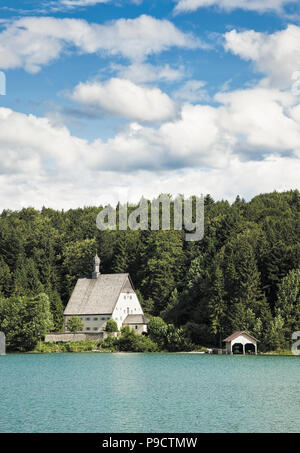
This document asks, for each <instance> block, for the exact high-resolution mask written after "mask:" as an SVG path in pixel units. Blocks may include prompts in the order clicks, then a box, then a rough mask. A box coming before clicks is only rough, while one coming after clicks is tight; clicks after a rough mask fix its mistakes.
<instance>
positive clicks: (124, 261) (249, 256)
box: [0, 190, 300, 355]
mask: <svg viewBox="0 0 300 453" xmlns="http://www.w3.org/2000/svg"><path fill="white" fill-rule="evenodd" d="M166 196H167V197H169V200H170V217H171V219H172V218H173V212H174V200H173V199H172V197H171V196H169V195H166ZM204 206H205V216H204V223H205V225H204V237H203V239H202V240H201V241H194V242H193V241H191V242H189V241H186V240H185V232H184V231H178V230H176V229H174V225H173V224H172V221H171V225H170V230H168V231H165V230H163V231H162V230H159V231H151V230H150V229H148V230H128V231H120V230H118V228H117V230H116V231H99V230H98V229H97V226H96V221H95V219H96V217H97V215H98V214H99V212H100V211H101V210H102V209H103V206H98V207H95V206H94V207H93V206H92V207H85V208H78V209H70V210H68V211H57V210H54V209H50V208H45V207H44V208H42V209H41V210H40V211H38V210H36V209H33V208H23V209H21V210H20V211H11V210H4V211H2V213H1V214H0V330H1V331H3V332H4V333H5V335H6V346H7V351H8V352H9V351H18V352H29V351H36V350H37V348H40V351H41V352H42V351H44V350H51V346H49V345H47V344H44V345H43V343H42V340H43V339H44V338H45V336H46V335H47V334H48V333H52V332H62V331H63V329H64V320H63V314H64V309H65V307H66V304H67V302H68V300H69V298H70V295H71V293H72V291H73V288H74V286H75V284H76V282H77V280H78V278H81V277H84V276H87V275H90V274H91V272H92V270H93V269H92V263H93V257H94V256H95V250H96V249H98V250H100V251H101V272H102V273H103V274H109V273H129V274H130V275H131V276H132V279H133V282H134V286H135V289H136V293H137V295H138V298H139V300H140V302H141V306H142V308H143V311H144V313H145V316H147V318H149V319H150V323H149V325H148V332H149V335H145V336H142V335H134V333H130V331H123V332H121V334H120V335H119V336H118V338H106V339H105V340H103V341H101V350H102V349H103V350H110V351H128V352H130V351H131V352H159V351H168V352H183V351H184V352H193V351H197V350H199V348H200V352H202V351H201V347H202V346H203V345H207V346H209V347H210V348H216V349H217V348H221V347H222V340H223V339H224V338H226V337H227V336H228V335H231V334H232V332H236V331H240V330H242V331H247V332H249V334H251V335H253V336H254V337H255V338H257V339H258V340H259V341H260V343H259V351H260V353H268V351H271V352H272V353H273V352H274V351H276V354H281V355H282V354H288V355H291V353H290V352H289V349H290V347H291V337H292V334H293V332H296V331H299V329H300V240H299V225H300V223H299V219H300V193H299V191H298V190H290V191H287V192H282V193H278V192H273V193H269V194H261V195H258V196H256V197H254V198H253V199H252V200H251V201H249V202H246V201H245V200H244V199H241V198H240V197H239V196H237V198H236V200H235V201H234V202H233V203H229V202H228V201H226V200H221V201H214V200H213V199H212V197H211V196H210V195H206V196H205V198H204ZM137 207H138V205H130V206H129V212H128V214H130V213H132V212H133V211H134V210H135V209H136V208H137ZM161 214H162V213H161ZM149 218H150V213H149ZM149 228H150V227H149ZM76 328H77V329H78V327H76ZM78 330H80V329H78ZM76 347H77V349H78V350H80V351H85V350H86V349H87V350H89V348H90V347H92V350H93V349H95V348H94V347H93V346H92V345H89V344H86V345H84V346H83V345H77V346H76V345H64V346H60V349H61V350H62V349H65V350H69V351H72V350H73V349H76ZM98 348H99V345H98V346H97V347H96V349H98ZM277 351H278V352H277ZM281 351H283V352H281ZM269 354H270V352H269Z"/></svg>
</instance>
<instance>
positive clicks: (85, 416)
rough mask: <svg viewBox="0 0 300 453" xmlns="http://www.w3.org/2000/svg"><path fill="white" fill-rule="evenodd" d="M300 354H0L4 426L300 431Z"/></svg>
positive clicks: (58, 429)
mask: <svg viewBox="0 0 300 453" xmlns="http://www.w3.org/2000/svg"><path fill="white" fill-rule="evenodd" d="M299 376H300V358H299V357H274V356H273V357H266V356H256V357H255V356H247V357H242V356H234V357H233V356H211V355H201V354H124V353H123V354H93V353H91V354H89V353H88V354H86V353H85V354H41V355H31V354H10V355H7V356H3V357H0V389H1V390H0V392H1V395H0V432H34V433H36V432H72V433H75V432H100V433H105V432H107V433H113V432H146V433H153V432H182V433H183V432H299V431H300V382H299Z"/></svg>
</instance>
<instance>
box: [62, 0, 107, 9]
mask: <svg viewBox="0 0 300 453" xmlns="http://www.w3.org/2000/svg"><path fill="white" fill-rule="evenodd" d="M109 1H110V0H60V1H59V2H58V3H59V4H61V5H63V6H67V7H71V8H72V7H77V6H93V5H97V4H98V3H108V2H109Z"/></svg>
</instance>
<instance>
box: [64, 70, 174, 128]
mask: <svg viewBox="0 0 300 453" xmlns="http://www.w3.org/2000/svg"><path fill="white" fill-rule="evenodd" d="M71 98H72V99H73V100H74V101H76V102H79V103H80V104H82V105H84V106H86V107H88V108H93V109H99V110H100V111H104V112H107V113H109V114H111V115H115V116H119V117H123V118H128V119H133V120H137V121H142V122H144V121H150V122H151V121H166V120H169V119H172V118H174V117H175V115H176V107H175V104H174V103H173V101H172V100H171V99H170V98H169V96H168V95H167V94H165V93H163V92H162V91H161V90H160V89H159V88H149V87H143V86H139V85H136V84H134V83H133V82H131V81H130V80H126V79H118V78H112V79H110V80H108V81H106V82H104V83H100V82H87V83H80V84H79V85H77V86H76V87H75V88H74V90H73V93H72V94H71Z"/></svg>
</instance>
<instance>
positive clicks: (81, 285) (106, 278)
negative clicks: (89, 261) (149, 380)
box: [64, 254, 148, 334]
mask: <svg viewBox="0 0 300 453" xmlns="http://www.w3.org/2000/svg"><path fill="white" fill-rule="evenodd" d="M73 316H78V317H79V318H80V319H81V320H82V322H83V326H84V327H83V330H82V332H83V333H86V334H92V333H95V334H97V333H100V332H103V331H104V330H105V326H106V322H107V320H108V319H110V318H113V319H114V320H115V321H116V323H117V325H118V328H119V329H121V327H122V326H123V325H129V326H130V327H131V328H132V329H134V330H136V331H137V332H138V333H142V332H146V331H147V323H148V319H147V318H146V317H145V316H144V313H143V309H142V307H141V304H140V301H139V299H138V297H137V295H136V292H135V290H134V287H133V284H132V281H131V278H130V275H129V274H101V273H100V258H99V257H98V255H97V254H96V256H95V259H94V272H93V273H92V277H91V278H80V279H78V280H77V283H76V286H75V288H74V290H73V292H72V295H71V297H70V300H69V302H68V304H67V306H66V308H65V311H64V325H65V330H66V324H67V322H68V320H69V319H70V318H71V317H73Z"/></svg>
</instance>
